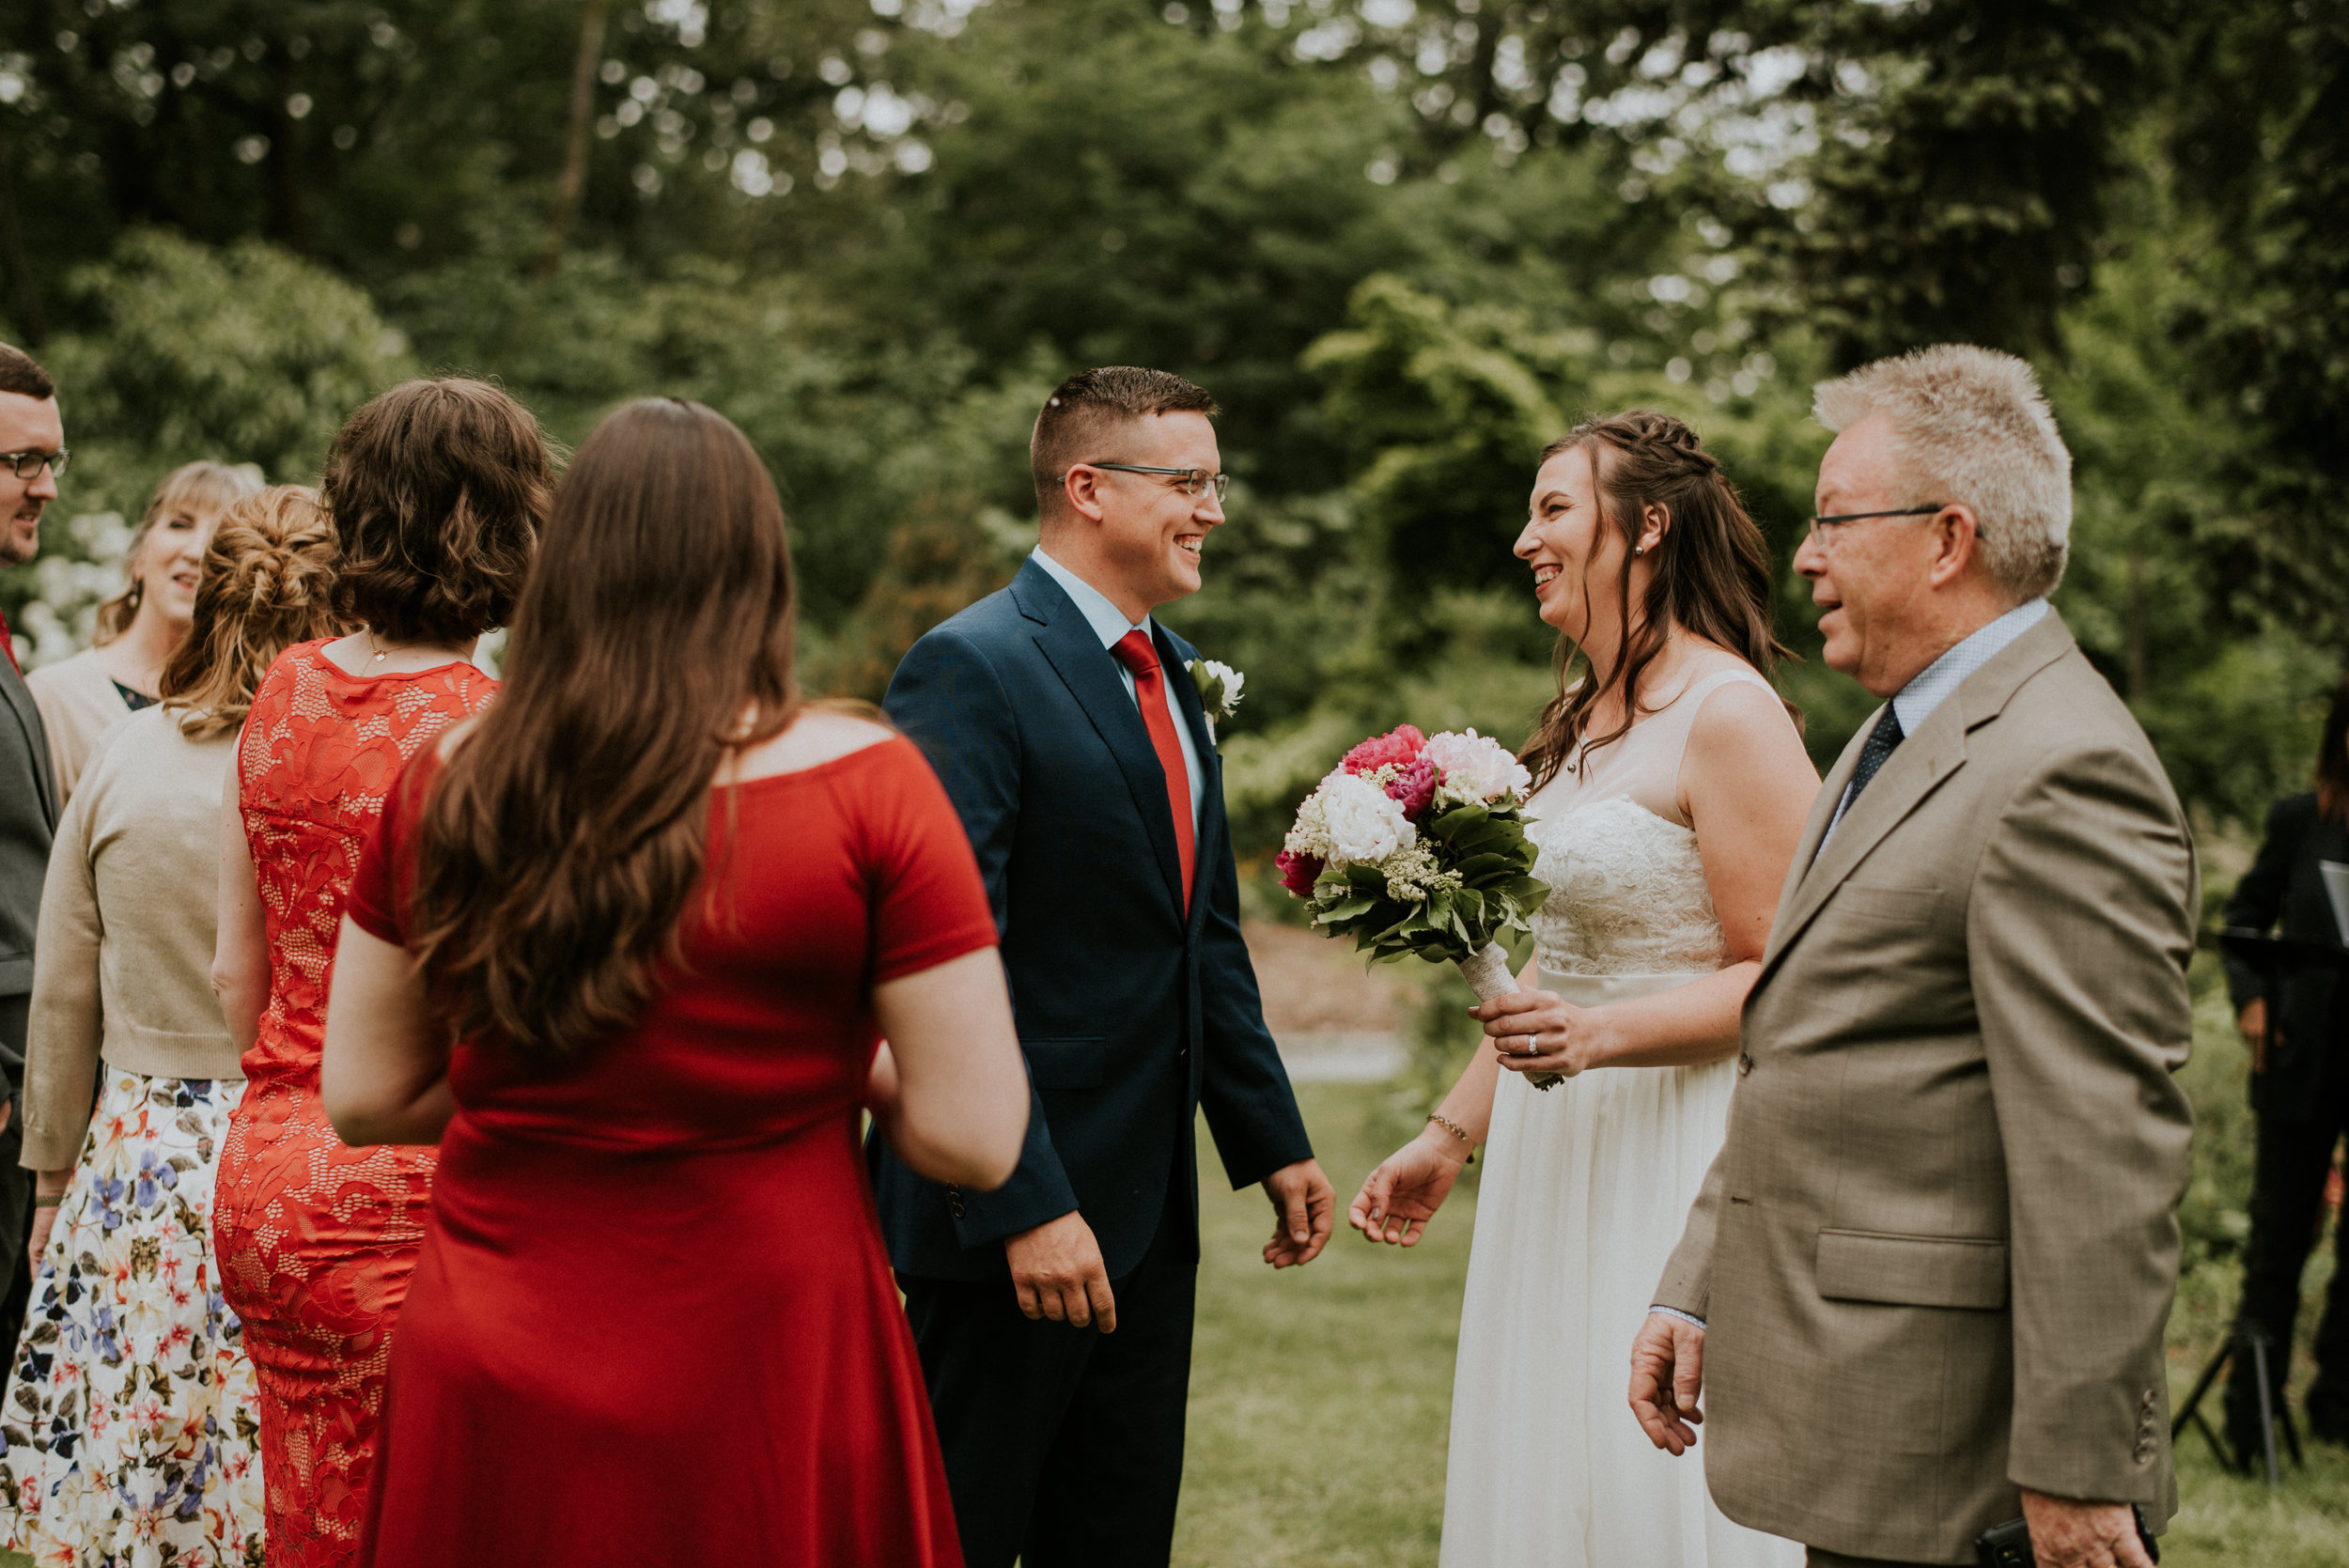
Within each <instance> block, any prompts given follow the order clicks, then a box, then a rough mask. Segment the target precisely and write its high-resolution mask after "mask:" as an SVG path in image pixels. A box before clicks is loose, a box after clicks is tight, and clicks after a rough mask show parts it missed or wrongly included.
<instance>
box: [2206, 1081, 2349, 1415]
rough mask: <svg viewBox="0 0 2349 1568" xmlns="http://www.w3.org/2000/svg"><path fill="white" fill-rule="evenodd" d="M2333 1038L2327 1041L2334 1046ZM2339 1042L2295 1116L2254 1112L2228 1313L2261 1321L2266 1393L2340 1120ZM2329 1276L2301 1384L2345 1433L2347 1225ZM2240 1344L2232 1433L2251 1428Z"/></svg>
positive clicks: (2348, 1407)
mask: <svg viewBox="0 0 2349 1568" xmlns="http://www.w3.org/2000/svg"><path fill="white" fill-rule="evenodd" d="M2339 1044H2340V1043H2339V1042H2336V1046H2337V1049H2336V1052H2335V1056H2334V1060H2333V1062H2332V1063H2331V1064H2330V1066H2329V1069H2328V1070H2327V1072H2326V1076H2325V1083H2324V1087H2323V1089H2322V1090H2321V1091H2320V1093H2319V1094H2317V1096H2316V1100H2315V1103H2314V1104H2313V1105H2312V1106H2310V1107H2306V1108H2302V1109H2305V1110H2308V1111H2309V1112H2310V1114H2309V1115H2308V1116H2307V1117H2306V1118H2305V1119H2295V1120H2293V1121H2284V1120H2282V1119H2280V1118H2279V1117H2276V1116H2273V1115H2263V1116H2262V1117H2261V1118H2260V1121H2259V1158H2258V1164H2257V1166H2256V1167H2255V1172H2254V1174H2253V1176H2252V1180H2251V1240H2250V1246H2249V1248H2248V1250H2247V1252H2246V1255H2245V1258H2244V1269H2243V1306H2242V1309H2241V1311H2240V1312H2238V1313H2237V1314H2236V1315H2237V1318H2238V1321H2240V1322H2242V1323H2245V1324H2250V1325H2256V1326H2257V1327H2260V1328H2263V1329H2264V1330H2266V1333H2267V1337H2268V1340H2269V1341H2270V1343H2273V1344H2274V1345H2275V1346H2276V1347H2277V1348H2276V1349H2274V1350H2272V1351H2270V1352H2269V1354H2268V1371H2269V1377H2270V1379H2271V1380H2272V1381H2273V1383H2274V1384H2275V1389H2274V1390H2273V1392H2274V1396H2275V1397H2276V1398H2277V1399H2279V1400H2280V1399H2281V1397H2282V1393H2283V1380H2284V1376H2285V1374H2286V1373H2287V1371H2288V1370H2289V1369H2290V1366H2291V1362H2292V1356H2291V1348H2290V1347H2291V1344H2292V1327H2293V1320H2294V1319H2295V1317H2297V1316H2298V1314H2299V1311H2300V1274H2301V1270H2302V1269H2303V1268H2304V1267H2305V1266H2306V1265H2307V1263H2308V1261H2309V1251H2310V1248H2312V1247H2313V1246H2314V1245H2315V1242H2316V1227H2317V1222H2318V1220H2319V1219H2320V1218H2321V1217H2322V1215H2323V1212H2324V1203H2325V1181H2326V1174H2327V1173H2328V1172H2330V1171H2331V1170H2332V1167H2333V1147H2334V1145H2335V1144H2337V1143H2338V1142H2339V1141H2341V1133H2342V1131H2343V1130H2344V1129H2349V1062H2344V1061H2343V1060H2342V1058H2343V1057H2344V1056H2349V1051H2342V1050H2341V1049H2339V1048H2338V1046H2339ZM2333 1257H2334V1263H2333V1282H2332V1286H2331V1289H2330V1290H2329V1291H2328V1292H2327V1294H2326V1300H2325V1315H2324V1317H2323V1319H2322V1320H2321V1321H2320V1322H2319V1323H2318V1324H2317V1327H2316V1343H2315V1346H2314V1349H2315V1353H2316V1368H2317V1374H2316V1384H2315V1386H2314V1387H2313V1388H2311V1389H2310V1390H2309V1420H2310V1421H2311V1422H2312V1423H2313V1424H2314V1425H2315V1426H2316V1428H2317V1430H2318V1431H2319V1432H2321V1433H2323V1434H2324V1435H2326V1436H2332V1437H2349V1226H2344V1227H2341V1229H2339V1230H2336V1231H2335V1233H2334V1234H2333ZM2253 1366H2254V1362H2253V1360H2252V1358H2251V1357H2250V1356H2248V1354H2243V1355H2238V1356H2236V1358H2235V1360H2234V1367H2233V1371H2232V1375H2231V1376H2230V1377H2229V1379H2228V1383H2227V1419H2228V1421H2230V1422H2231V1423H2233V1424H2234V1426H2235V1428H2236V1431H2237V1433H2238V1435H2241V1434H2244V1433H2247V1432H2248V1434H2249V1435H2250V1436H2251V1438H2252V1440H2253V1441H2254V1442H2256V1441H2257V1436H2258V1432H2259V1379H2258V1374H2256V1373H2255V1372H2254V1371H2253Z"/></svg>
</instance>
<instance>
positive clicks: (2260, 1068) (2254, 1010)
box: [0, 997, 2267, 1126]
mask: <svg viewBox="0 0 2349 1568" xmlns="http://www.w3.org/2000/svg"><path fill="white" fill-rule="evenodd" d="M2234 1026H2235V1028H2236V1029H2238V1030H2240V1031H2241V1032H2242V1034H2243V1043H2244V1044H2245V1045H2246V1046H2248V1047H2249V1048H2250V1051H2251V1071H2253V1072H2255V1073H2260V1072H2265V1071H2266V1070H2267V999H2266V998H2265V997H2253V998H2252V999H2251V1000H2250V1001H2247V1002H2245V1003H2244V1004H2243V1012H2242V1014H2241V1016H2240V1017H2237V1018H2236V1019H2235V1021H2234ZM6 1125H7V1124H6V1123H0V1126H6Z"/></svg>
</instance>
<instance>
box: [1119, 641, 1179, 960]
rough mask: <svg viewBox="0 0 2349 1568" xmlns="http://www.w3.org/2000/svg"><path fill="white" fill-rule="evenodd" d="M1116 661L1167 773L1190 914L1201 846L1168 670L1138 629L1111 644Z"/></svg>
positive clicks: (1176, 839)
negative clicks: (1127, 673) (1169, 699)
mask: <svg viewBox="0 0 2349 1568" xmlns="http://www.w3.org/2000/svg"><path fill="white" fill-rule="evenodd" d="M1110 652H1112V653H1113V654H1115V655H1116V656H1117V661H1118V662H1119V663H1120V664H1123V665H1125V666H1126V668H1128V670H1131V671H1132V672H1133V673H1134V698H1135V700H1136V701H1137V702H1139V703H1140V704H1141V705H1142V726H1143V728H1144V729H1146V730H1148V731H1149V732H1150V746H1151V749H1152V750H1154V751H1156V752H1157V753H1159V767H1160V768H1164V769H1165V770H1166V804H1167V809H1168V810H1169V811H1170V812H1171V813H1173V814H1174V817H1175V858H1176V860H1177V861H1178V862H1180V863H1181V865H1182V868H1183V912H1184V913H1185V914H1189V913H1190V866H1191V860H1192V857H1193V856H1195V855H1196V854H1197V853H1198V846H1197V845H1196V844H1194V843H1193V842H1192V838H1193V834H1194V831H1195V830H1194V829H1193V827H1192V824H1191V820H1190V768H1186V767H1184V766H1183V743H1182V742H1181V741H1180V740H1178V739H1176V738H1175V715H1174V713H1173V712H1172V711H1171V710H1170V709H1169V708H1168V707H1167V705H1166V671H1165V669H1164V667H1163V666H1161V665H1160V664H1159V650H1158V647H1157V646H1156V644H1153V643H1152V642H1151V641H1150V634H1149V633H1148V632H1146V631H1143V630H1142V629H1139V628H1137V629H1134V630H1132V631H1129V632H1128V633H1126V635H1125V636H1123V637H1121V638H1119V639H1118V640H1117V642H1116V643H1114V644H1112V645H1111V647H1110Z"/></svg>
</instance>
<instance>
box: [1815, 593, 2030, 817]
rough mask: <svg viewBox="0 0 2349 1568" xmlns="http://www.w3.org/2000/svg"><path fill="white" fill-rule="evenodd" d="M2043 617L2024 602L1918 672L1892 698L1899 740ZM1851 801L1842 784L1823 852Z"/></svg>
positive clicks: (1849, 790) (1850, 794)
mask: <svg viewBox="0 0 2349 1568" xmlns="http://www.w3.org/2000/svg"><path fill="white" fill-rule="evenodd" d="M2046 614H2047V601H2046V599H2044V598H2034V599H2026V600H2024V601H2023V602H2022V603H2020V604H2018V605H2016V606H2015V608H2014V609H2012V610H2010V611H2008V612H2007V613H2005V614H2003V615H2000V616H1999V618H1998V619H1997V620H1995V621H1992V622H1991V623H1990V624H1989V625H1988V626H1985V627H1983V628H1982V629H1980V630H1978V631H1976V632H1975V633H1974V634H1973V635H1972V636H1970V637H1968V638H1967V639H1966V640H1965V641H1964V642H1962V643H1960V644H1957V646H1955V647H1953V648H1952V649H1951V650H1950V651H1949V652H1947V653H1945V654H1943V655H1942V656H1941V657H1940V658H1938V659H1937V660H1934V661H1933V662H1932V663H1930V664H1928V665H1926V666H1925V667H1924V668H1923V669H1922V670H1920V671H1919V672H1917V675H1916V677H1915V678H1914V679H1912V680H1911V681H1910V682H1909V683H1908V684H1907V685H1906V686H1904V687H1902V688H1901V689H1900V691H1899V692H1898V693H1897V694H1896V695H1895V696H1894V697H1893V698H1892V711H1893V712H1895V713H1897V714H1899V715H1900V718H1901V737H1902V738H1903V739H1906V738H1907V737H1909V736H1912V735H1915V734H1916V733H1917V731H1918V730H1919V729H1921V727H1923V724H1924V722H1925V721H1926V720H1927V719H1930V718H1932V717H1933V710H1934V709H1935V708H1937V707H1939V706H1941V705H1942V703H1943V702H1945V701H1947V700H1948V698H1949V695H1950V693H1951V692H1952V691H1956V690H1957V689H1958V688H1959V687H1960V686H1963V685H1964V684H1965V683H1966V677H1967V676H1968V675H1972V674H1973V673H1974V672H1975V671H1976V670H1979V669H1981V668H1982V667H1983V665H1984V664H1987V663H1989V662H1990V661H1991V660H1993V659H1996V658H1997V657H1998V656H1999V654H2001V653H2003V652H2005V651H2006V648H2007V645H2008V644H2011V643H2013V642H2014V641H2015V639H2016V638H2017V637H2020V636H2021V635H2022V634H2023V633H2024V632H2026V631H2029V630H2030V629H2031V628H2032V627H2035V626H2037V625H2038V624H2039V623H2040V622H2041V621H2043V620H2045V619H2046ZM1851 801H1852V787H1851V785H1849V784H1845V785H1844V786H1843V800H1839V801H1837V802H1836V805H1835V820H1834V821H1832V822H1830V823H1828V826H1827V832H1826V834H1825V835H1824V836H1822V837H1821V838H1820V840H1819V847H1820V848H1821V849H1822V850H1824V849H1825V848H1826V847H1827V841H1828V839H1831V838H1833V837H1834V836H1835V830H1836V829H1838V828H1840V827H1842V826H1843V814H1844V813H1845V812H1847V811H1849V810H1851Z"/></svg>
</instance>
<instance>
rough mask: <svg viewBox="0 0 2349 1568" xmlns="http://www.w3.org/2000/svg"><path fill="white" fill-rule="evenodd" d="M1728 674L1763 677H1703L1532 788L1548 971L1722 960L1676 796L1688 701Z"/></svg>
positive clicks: (1540, 946)
mask: <svg viewBox="0 0 2349 1568" xmlns="http://www.w3.org/2000/svg"><path fill="white" fill-rule="evenodd" d="M1737 681H1751V682H1754V683H1756V684H1758V685H1761V686H1764V687H1767V685H1768V684H1769V683H1768V682H1767V681H1765V680H1763V678H1762V677H1761V675H1757V674H1756V673H1755V672H1753V671H1752V670H1750V669H1749V668H1747V667H1745V666H1743V665H1737V666H1734V667H1730V668H1726V669H1719V670H1716V671H1714V672H1712V673H1710V674H1707V675H1702V676H1700V677H1699V678H1698V679H1696V680H1694V681H1692V682H1691V683H1690V684H1689V685H1688V687H1687V688H1685V689H1684V690H1683V691H1681V693H1680V694H1679V695H1678V696H1677V697H1675V698H1673V699H1672V701H1671V702H1670V703H1668V704H1667V705H1665V706H1663V707H1662V708H1660V709H1658V710H1657V711H1656V712H1654V713H1651V714H1648V715H1647V716H1645V717H1644V718H1642V719H1641V721H1640V722H1638V723H1637V724H1635V725H1633V726H1632V729H1631V733H1630V734H1628V735H1626V736H1625V737H1623V738H1622V739H1621V740H1618V741H1616V742H1615V743H1614V744H1612V745H1610V746H1607V747H1603V748H1601V749H1600V750H1599V751H1598V752H1597V753H1595V754H1594V755H1593V756H1592V757H1591V758H1590V760H1589V762H1588V764H1587V765H1586V767H1585V768H1583V770H1582V771H1581V772H1580V773H1579V774H1578V773H1572V772H1567V771H1565V770H1563V769H1561V770H1560V772H1559V773H1558V774H1557V776H1556V777H1554V778H1552V779H1551V780H1550V781H1549V782H1548V784H1544V785H1543V786H1542V788H1541V789H1540V790H1539V791H1538V792H1537V793H1536V794H1535V795H1534V797H1533V799H1532V801H1531V802H1530V808H1529V809H1530V812H1531V815H1532V816H1533V817H1534V818H1535V820H1534V823H1533V826H1532V839H1533V842H1534V844H1535V846H1538V847H1539V849H1540V851H1541V858H1540V859H1539V860H1538V861H1537V862H1535V864H1534V867H1533V875H1534V876H1536V877H1540V878H1541V879H1542V880H1543V881H1545V882H1548V884H1549V897H1548V900H1547V901H1546V902H1545V903H1544V904H1543V905H1542V908H1541V910H1540V912H1539V913H1537V914H1536V915H1535V916H1534V917H1533V943H1534V947H1535V949H1536V951H1537V952H1538V953H1539V954H1540V956H1541V965H1542V968H1543V969H1544V970H1548V972H1549V973H1552V974H1689V973H1701V972H1703V971H1706V970H1717V969H1719V968H1720V967H1721V966H1722V965H1723V964H1724V963H1726V962H1727V961H1728V958H1729V948H1728V943H1727V941H1726V940H1725V939H1723V937H1722V935H1721V923H1720V918H1719V915H1717V914H1716V913H1715V912H1714V909H1713V893H1712V889H1711V888H1710V887H1709V886H1708V885H1707V883H1706V882H1705V879H1704V862H1703V860H1701V859H1700V858H1699V856H1698V854H1697V835H1696V831H1695V830H1694V829H1692V828H1690V827H1688V825H1687V824H1686V823H1684V822H1682V821H1679V820H1678V817H1679V815H1680V813H1679V807H1678V805H1677V804H1676V803H1675V802H1676V798H1677V796H1678V794H1679V782H1680V758H1681V753H1683V752H1684V751H1685V750H1686V749H1687V747H1688V730H1689V726H1690V725H1692V724H1693V723H1694V722H1696V715H1697V709H1698V708H1699V707H1701V706H1703V703H1704V699H1705V698H1706V697H1707V696H1709V695H1711V694H1712V693H1713V692H1714V691H1719V689H1720V688H1721V687H1723V686H1727V685H1731V684H1733V683H1735V682H1737Z"/></svg>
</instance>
